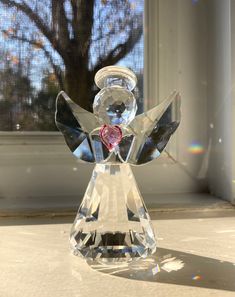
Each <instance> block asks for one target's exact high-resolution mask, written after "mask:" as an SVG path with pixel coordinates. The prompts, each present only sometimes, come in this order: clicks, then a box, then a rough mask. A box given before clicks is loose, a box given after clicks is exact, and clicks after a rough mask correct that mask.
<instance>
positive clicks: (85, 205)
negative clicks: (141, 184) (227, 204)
mask: <svg viewBox="0 0 235 297" xmlns="http://www.w3.org/2000/svg"><path fill="white" fill-rule="evenodd" d="M95 82H96V85H97V86H98V87H99V88H101V91H100V92H99V93H98V94H97V96H96V97H95V100H94V104H93V109H94V113H90V112H88V111H86V110H84V109H83V108H81V107H80V106H79V105H77V104H76V103H74V102H73V101H72V100H71V99H70V98H69V97H68V95H67V94H66V93H65V92H63V91H62V92H60V93H59V95H58V97H57V110H56V124H57V127H58V128H59V130H60V131H61V132H62V133H63V135H64V137H65V140H66V143H67V145H68V147H69V148H70V150H71V151H72V152H73V154H74V155H75V156H76V157H77V158H78V159H79V160H81V161H84V162H88V163H96V166H95V169H94V171H93V174H92V178H91V180H90V183H89V184H88V187H87V190H86V193H85V196H84V198H83V201H82V203H81V206H80V208H79V210H78V213H77V216H76V219H75V221H74V224H73V227H72V230H71V236H70V243H71V247H72V250H73V251H74V254H76V255H82V256H83V257H85V258H86V259H91V260H96V261H100V262H102V263H106V264H108V263H113V262H126V261H131V260H134V259H139V258H140V257H146V256H148V255H149V254H151V253H153V252H154V251H155V250H156V239H155V237H154V232H153V229H152V226H151V222H150V219H149V214H148V212H147V210H146V207H145V205H144V202H143V199H142V197H141V195H140V192H139V190H138V187H137V185H136V182H135V179H134V176H133V174H132V171H131V168H130V166H129V165H128V164H132V165H141V164H145V163H147V162H150V161H152V160H153V159H156V158H158V157H159V155H160V154H161V152H162V151H163V149H164V148H165V146H166V145H167V143H168V141H169V139H170V137H171V135H172V134H173V133H174V132H175V130H176V129H177V127H178V126H179V123H180V96H179V94H177V93H176V92H173V93H172V94H170V96H169V97H167V98H166V99H165V100H164V101H163V102H161V103H160V104H159V105H158V106H155V107H154V108H152V109H150V110H148V111H146V112H144V113H142V114H140V115H138V116H135V114H136V109H137V106H136V100H135V98H134V95H133V94H132V93H131V91H132V89H133V88H134V87H135V85H136V76H135V74H134V73H133V72H132V71H130V70H129V69H126V68H123V67H119V66H111V67H105V68H103V69H101V70H99V71H98V72H97V74H96V76H95Z"/></svg>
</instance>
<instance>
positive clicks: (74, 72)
mask: <svg viewBox="0 0 235 297" xmlns="http://www.w3.org/2000/svg"><path fill="white" fill-rule="evenodd" d="M93 79H94V78H93V77H92V75H91V72H89V70H87V69H81V67H80V66H79V67H76V66H73V67H72V66H67V67H66V71H65V88H66V89H65V91H66V92H67V93H68V95H69V97H70V98H71V99H72V100H73V101H74V102H76V103H77V104H79V105H80V106H81V107H82V108H84V109H86V110H88V111H92V103H93V99H94V91H93V85H94V82H93Z"/></svg>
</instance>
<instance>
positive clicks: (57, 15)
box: [51, 0, 70, 49]
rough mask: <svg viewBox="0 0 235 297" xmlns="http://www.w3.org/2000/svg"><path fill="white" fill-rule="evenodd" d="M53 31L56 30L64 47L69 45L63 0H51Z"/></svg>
mask: <svg viewBox="0 0 235 297" xmlns="http://www.w3.org/2000/svg"><path fill="white" fill-rule="evenodd" d="M51 2H52V3H51V6H52V21H53V31H54V32H58V39H59V40H60V41H61V42H62V45H61V46H62V47H63V48H64V49H66V48H67V47H68V45H69V41H70V40H69V29H68V19H67V17H66V13H65V8H64V0H60V1H58V0H51Z"/></svg>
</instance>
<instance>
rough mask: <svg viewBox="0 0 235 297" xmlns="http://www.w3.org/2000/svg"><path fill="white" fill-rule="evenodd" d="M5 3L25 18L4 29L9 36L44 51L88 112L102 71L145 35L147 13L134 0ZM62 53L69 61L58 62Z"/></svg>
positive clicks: (63, 84)
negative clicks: (95, 85) (95, 81)
mask: <svg viewBox="0 0 235 297" xmlns="http://www.w3.org/2000/svg"><path fill="white" fill-rule="evenodd" d="M0 3H2V4H3V5H5V6H6V7H8V8H9V9H10V10H12V11H15V13H16V15H17V16H16V17H17V18H18V19H20V20H19V21H18V22H15V24H16V25H15V28H14V30H10V31H9V30H6V29H4V30H2V32H3V33H4V34H6V35H7V36H8V38H12V39H18V40H22V41H23V42H28V43H29V44H31V45H32V46H35V47H37V48H39V49H41V50H42V51H43V52H44V54H45V56H46V57H47V59H48V61H49V62H50V64H51V65H52V67H53V70H54V73H55V75H56V77H57V80H58V82H59V84H60V87H61V88H64V89H65V90H66V91H67V92H68V94H69V95H70V96H71V98H73V100H74V101H76V102H77V103H78V104H80V105H81V106H82V107H84V108H86V109H88V110H90V109H91V103H92V102H91V100H92V98H93V96H94V88H93V79H94V75H95V73H96V71H97V70H99V69H100V68H102V67H104V66H108V65H113V64H116V63H117V62H118V61H120V60H121V59H122V58H124V57H125V56H126V55H127V54H128V53H129V52H131V51H132V49H133V48H134V46H135V45H136V43H137V42H138V41H139V40H140V37H141V35H142V15H141V13H140V12H138V10H137V9H135V6H134V3H133V1H128V0H112V1H108V0H40V1H39V0H31V1H28V0H21V1H20V0H0ZM29 23H30V24H31V27H30V26H28V24H29ZM32 25H33V26H34V28H35V30H32ZM27 26H28V27H27ZM38 36H41V37H40V38H39V37H38ZM56 56H59V57H60V59H61V61H62V62H63V63H62V64H63V65H61V64H60V63H58V62H56ZM57 60H58V59H57ZM61 66H63V67H64V69H63V68H61Z"/></svg>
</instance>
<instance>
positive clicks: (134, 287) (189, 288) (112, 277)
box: [0, 214, 235, 297]
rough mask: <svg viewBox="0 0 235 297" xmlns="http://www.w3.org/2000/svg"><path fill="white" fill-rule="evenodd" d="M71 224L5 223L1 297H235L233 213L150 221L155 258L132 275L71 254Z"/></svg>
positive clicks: (0, 245)
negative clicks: (155, 241)
mask: <svg viewBox="0 0 235 297" xmlns="http://www.w3.org/2000/svg"><path fill="white" fill-rule="evenodd" d="M72 220H73V218H72V217H69V218H64V219H59V218H57V219H46V220H45V219H39V218H37V219H32V218H30V219H1V221H0V225H2V226H1V227H0V296H1V297H88V296H92V297H94V296H97V297H99V296H102V297H103V296H112V297H116V296H118V297H120V296H131V297H132V296H133V297H138V296H141V297H143V296H144V297H148V296H151V297H153V296H154V297H155V296H157V297H162V296H166V297H171V296H177V297H179V296H180V297H183V296H185V297H186V296H187V297H190V296H197V297H198V296H200V297H204V296H213V297H216V296H218V297H226V296H233V297H234V296H235V278H234V275H235V217H234V215H232V214H231V215H229V216H228V217H218V218H204V219H198V218H194V219H193V218H190V219H179V218H178V219H162V220H157V221H156V220H155V221H153V224H154V227H155V230H156V233H157V237H158V245H159V249H158V254H157V255H156V256H155V257H153V258H151V259H148V260H146V261H143V262H140V263H136V264H133V265H132V267H129V268H128V267H125V266H124V267H120V268H114V267H100V266H97V267H95V268H91V267H90V266H88V264H87V263H86V262H85V261H84V260H83V259H81V258H79V257H75V256H73V255H71V254H70V250H69V244H68V235H69V230H70V227H71V224H70V222H72ZM59 222H61V223H59Z"/></svg>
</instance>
